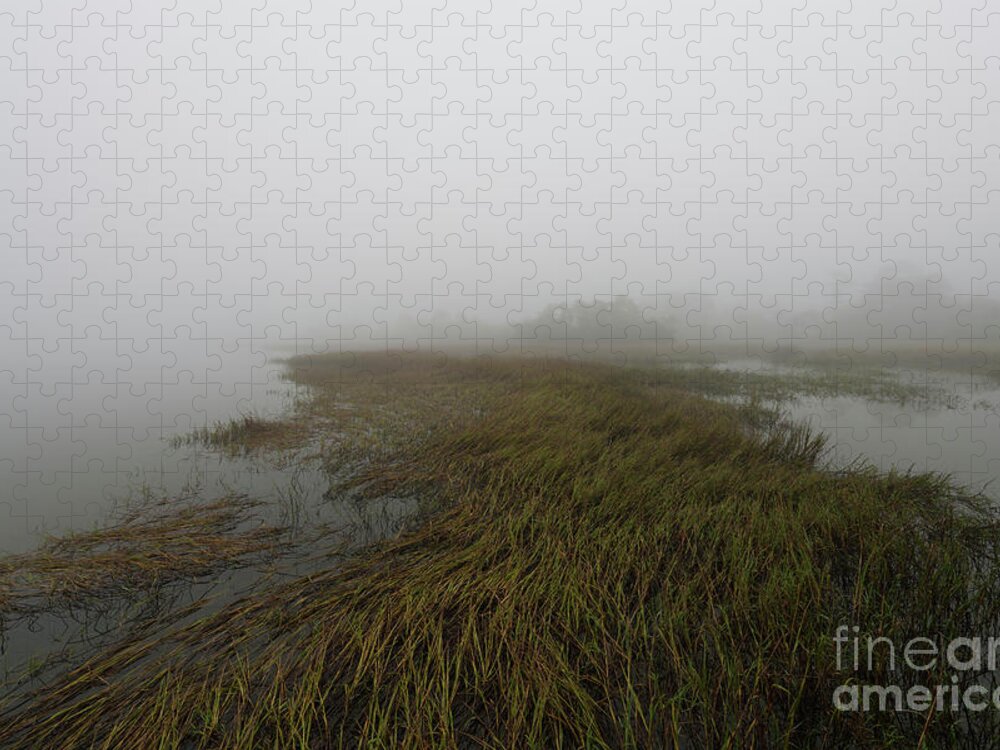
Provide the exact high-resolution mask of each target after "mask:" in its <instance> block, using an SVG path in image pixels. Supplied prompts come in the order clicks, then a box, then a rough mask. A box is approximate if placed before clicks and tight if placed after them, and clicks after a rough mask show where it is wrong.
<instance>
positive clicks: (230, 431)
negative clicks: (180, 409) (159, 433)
mask: <svg viewBox="0 0 1000 750" xmlns="http://www.w3.org/2000/svg"><path fill="white" fill-rule="evenodd" d="M303 430H304V425H303V424H302V423H301V422H297V421H295V420H291V419H289V420H284V419H266V418H264V417H262V416H260V415H259V414H254V413H250V414H243V415H241V416H238V417H234V418H232V419H229V420H220V421H217V422H215V423H214V424H212V425H211V426H206V427H201V428H199V429H197V430H193V431H192V432H189V433H186V434H184V435H176V436H174V437H173V438H172V439H171V441H170V442H171V445H173V446H174V447H180V446H183V445H194V444H200V445H204V446H207V447H210V448H216V449H219V450H222V451H224V452H226V453H227V454H229V455H246V454H248V453H252V452H254V451H257V450H260V449H262V448H268V449H271V450H278V449H281V448H289V447H292V446H294V445H298V444H300V443H301V442H302V441H303V439H304V434H303Z"/></svg>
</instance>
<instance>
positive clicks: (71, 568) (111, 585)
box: [0, 496, 279, 616]
mask: <svg viewBox="0 0 1000 750" xmlns="http://www.w3.org/2000/svg"><path fill="white" fill-rule="evenodd" d="M252 507H253V506H252V504H251V503H250V502H249V501H247V500H246V499H245V498H242V497H238V496H232V497H226V498H223V499H221V500H218V501H216V502H213V503H209V504H204V503H202V504H184V505H179V504H178V505H174V504H173V503H170V502H168V501H164V502H161V503H159V504H158V505H157V506H155V507H153V508H149V507H144V508H143V509H142V510H141V511H134V512H132V513H130V514H129V515H127V516H126V517H125V518H123V519H120V520H119V522H118V523H116V524H114V525H111V526H108V527H106V528H102V529H99V530H96V531H88V532H78V533H72V534H69V535H66V536H62V537H52V538H50V539H48V540H47V541H45V542H44V543H43V544H42V545H41V546H40V547H39V548H38V549H37V550H34V551H32V552H29V553H26V554H22V555H16V556H11V557H5V558H0V616H3V615H7V616H11V615H23V614H26V613H30V612H37V611H41V610H44V609H48V608H52V607H55V606H69V605H74V604H83V603H85V602H86V601H88V600H97V599H101V598H104V597H107V596H109V595H116V594H122V595H128V594H129V593H130V592H137V591H149V590H152V589H154V588H155V587H156V586H158V585H162V584H164V583H167V582H169V581H174V580H178V579H191V578H195V577H198V576H203V575H207V574H208V573H211V572H213V571H215V570H218V569H220V568H224V567H227V566H229V565H231V564H233V563H234V562H239V561H240V560H244V559H246V558H248V557H250V556H253V555H259V554H261V553H264V552H267V551H269V550H273V549H274V548H275V547H276V545H277V542H278V533H279V530H278V529H275V528H273V527H258V528H253V529H240V528H239V524H241V523H244V522H245V521H246V519H247V513H248V511H249V510H250V509H251V508H252Z"/></svg>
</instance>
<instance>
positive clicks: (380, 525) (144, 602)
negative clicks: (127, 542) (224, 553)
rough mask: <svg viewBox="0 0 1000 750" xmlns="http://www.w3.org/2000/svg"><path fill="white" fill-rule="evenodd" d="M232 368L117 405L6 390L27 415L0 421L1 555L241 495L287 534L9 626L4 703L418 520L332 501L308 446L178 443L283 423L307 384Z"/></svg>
mask: <svg viewBox="0 0 1000 750" xmlns="http://www.w3.org/2000/svg"><path fill="white" fill-rule="evenodd" d="M229 364H230V367H229V369H228V370H225V369H221V370H216V371H214V372H212V373H211V378H196V377H190V373H187V375H188V377H179V378H176V382H160V383H153V382H147V383H145V384H144V385H145V387H144V388H141V389H133V388H130V387H129V386H128V385H125V386H123V387H122V388H120V389H119V393H117V394H116V395H115V398H109V397H108V392H107V391H108V389H107V388H103V389H95V391H94V392H92V393H88V392H87V391H86V390H85V389H73V390H72V392H69V393H64V394H59V393H55V392H46V391H45V390H44V389H41V388H37V387H35V388H34V389H32V387H31V386H30V385H29V386H28V387H25V386H24V385H23V384H14V385H13V386H12V385H11V384H10V383H8V384H6V387H7V388H8V391H7V392H6V393H5V394H0V395H4V396H5V397H6V398H7V402H8V403H17V404H18V405H19V407H20V412H19V413H15V417H14V419H12V420H11V423H10V425H7V424H6V423H5V422H3V421H0V457H2V458H0V551H2V552H3V553H8V554H9V553H17V552H22V551H25V550H30V549H31V548H32V547H34V546H36V545H37V544H38V542H39V541H40V540H41V539H42V538H43V537H44V535H45V534H55V535H61V534H65V533H67V532H69V531H73V530H77V531H79V530H89V529H93V528H95V527H97V526H101V525H105V524H106V523H107V522H108V521H109V520H111V519H113V518H114V516H115V514H116V513H118V512H120V511H122V510H124V509H125V508H126V507H128V506H132V505H134V504H136V503H141V502H143V501H144V499H148V498H152V499H154V500H155V499H157V498H179V497H180V498H197V499H198V500H201V499H204V500H205V501H211V500H213V499H217V498H220V497H224V496H227V495H230V494H232V493H234V492H235V493H240V494H245V495H247V496H249V497H250V498H252V499H254V500H257V501H259V502H260V504H259V505H258V506H257V507H255V508H254V509H253V511H252V513H253V516H252V517H251V518H249V519H247V521H246V522H245V525H248V526H254V525H256V524H258V523H261V522H267V523H268V524H275V525H280V526H282V527H285V528H287V529H288V533H287V535H286V537H285V541H286V542H287V544H286V545H283V546H282V549H281V551H280V552H275V553H274V554H271V555H266V556H258V557H257V558H255V559H254V560H253V561H248V562H242V563H240V564H237V565H235V566H233V567H231V568H229V569H226V570H224V571H222V572H220V573H217V574H212V575H210V576H205V577H202V578H199V579H196V580H182V581H174V582H170V583H167V584H165V585H161V586H156V587H152V589H151V590H148V591H136V592H132V593H131V594H130V595H128V596H111V597H107V598H104V599H102V600H100V601H93V600H90V601H87V602H86V603H85V604H83V605H80V606H66V607H60V608H58V610H57V611H46V612H40V613H32V614H19V615H18V616H16V617H15V616H8V617H6V618H5V617H2V616H0V698H2V697H3V695H5V694H6V695H11V694H13V695H18V694H20V693H21V692H22V691H23V690H25V689H28V688H30V687H32V686H34V685H37V684H39V680H42V679H45V678H46V676H47V675H48V674H51V673H52V670H58V669H59V668H60V665H63V664H71V663H73V662H74V661H76V660H78V659H79V658H81V657H82V656H84V655H86V654H88V653H92V652H93V651H94V650H95V649H98V648H101V647H102V646H107V645H108V644H111V643H114V642H116V640H117V639H119V638H122V637H126V636H127V626H128V624H129V623H132V622H133V621H135V620H136V619H137V618H138V619H141V618H148V617H160V618H166V619H165V620H164V621H170V620H171V619H172V617H173V615H172V613H176V612H178V611H179V610H180V609H181V608H183V607H187V606H189V605H190V606H192V607H194V610H193V613H194V614H192V615H189V617H192V616H195V615H197V616H201V615H204V614H205V613H207V612H209V611H211V610H213V609H215V608H217V607H219V606H221V604H222V603H224V602H226V601H232V600H233V599H235V598H238V597H239V596H241V595H242V594H243V593H245V592H247V591H248V590H249V589H250V588H251V587H256V586H260V585H262V584H266V583H275V582H279V581H280V580H283V579H284V578H287V577H288V576H292V575H297V574H300V573H302V572H304V571H306V570H308V569H311V568H314V567H316V566H317V565H324V564H326V565H328V564H329V561H326V562H325V563H324V561H323V560H322V559H321V558H319V559H318V556H319V555H322V554H323V553H326V552H328V551H331V550H342V551H348V550H350V549H356V548H358V547H361V546H364V545H366V544H369V543H371V542H374V541H377V540H379V539H383V538H386V537H388V536H391V535H394V534H395V533H397V532H398V531H399V530H400V529H401V528H402V527H403V526H404V525H405V524H406V523H407V521H408V520H409V519H411V518H412V517H413V516H414V515H415V514H416V513H417V511H418V503H417V501H416V499H415V498H411V497H394V496H385V497H380V498H376V499H370V498H366V499H364V500H361V499H359V498H358V497H356V496H354V495H351V494H345V493H342V492H333V491H331V483H332V481H333V477H331V476H330V475H329V474H327V473H326V472H325V471H324V470H323V469H322V468H321V467H320V466H319V465H318V462H316V461H315V460H309V459H308V454H309V453H310V452H311V449H312V446H306V447H305V448H304V449H302V450H301V451H299V452H298V453H293V454H291V455H286V456H283V457H282V460H281V461H280V462H275V461H272V460H269V458H268V457H266V456H252V457H240V456H228V455H224V454H222V453H221V452H219V451H216V450H213V449H207V448H205V447H203V446H200V445H180V446H174V445H172V444H171V438H172V437H174V436H177V435H185V434H188V433H189V432H190V431H191V430H193V429H195V428H197V427H201V426H206V425H211V424H213V423H214V422H215V421H217V420H226V419H229V418H231V417H234V416H238V415H240V414H245V413H248V412H253V413H257V414H260V415H262V416H265V417H266V416H277V415H280V414H285V413H288V411H289V410H290V409H291V408H292V406H293V404H294V402H295V399H296V398H298V397H301V396H302V395H303V390H302V388H301V387H300V386H296V385H295V384H292V383H290V382H288V381H286V380H285V379H284V378H283V373H284V368H283V366H282V365H280V364H277V363H273V364H267V363H264V364H262V365H260V366H257V365H254V366H252V367H246V366H244V367H239V366H238V365H239V364H240V363H239V362H238V361H237V360H236V358H234V359H233V360H230V362H229ZM243 364H244V365H246V363H245V362H244V363H243ZM12 387H13V390H14V393H13V394H12V393H11V388H12ZM0 413H2V412H0ZM29 668H30V669H29Z"/></svg>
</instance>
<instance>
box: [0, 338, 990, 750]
mask: <svg viewBox="0 0 1000 750" xmlns="http://www.w3.org/2000/svg"><path fill="white" fill-rule="evenodd" d="M292 366H293V372H294V373H295V377H297V378H298V379H299V380H300V381H302V382H308V383H310V384H311V385H313V386H314V388H315V389H316V391H317V397H316V400H315V402H314V404H313V407H312V408H313V410H314V417H316V418H322V419H323V420H325V422H324V423H325V424H326V425H327V427H328V428H329V429H331V430H335V431H337V434H339V435H340V436H341V438H340V439H338V440H336V441H331V442H330V443H329V444H327V445H325V447H324V452H325V458H326V460H328V461H330V462H340V461H354V462H355V463H356V467H357V470H356V471H354V472H353V473H352V474H351V477H350V479H348V480H346V483H347V484H350V485H352V486H354V487H355V488H360V489H362V490H363V491H364V492H367V493H369V494H372V495H377V494H380V493H385V492H389V491H392V492H400V491H407V492H411V491H415V490H416V491H422V492H425V493H434V494H435V495H436V496H437V497H439V498H440V499H441V502H442V503H443V508H442V510H441V511H440V512H439V513H438V514H437V515H435V516H434V517H432V519H431V520H429V521H428V522H426V523H425V524H423V525H422V526H421V527H420V528H418V529H416V530H414V531H412V532H410V533H407V534H404V535H402V536H400V537H398V538H396V539H394V540H392V541H390V542H387V543H383V544H382V545H381V546H379V547H377V548H373V549H371V550H369V551H368V552H367V553H366V554H364V555H361V556H358V557H356V558H352V559H350V560H348V561H347V562H346V563H345V564H343V565H340V566H338V567H335V568H333V567H331V568H330V569H328V570H326V571H322V572H319V573H314V574H312V575H309V576H307V577H303V578H301V579H298V580H295V581H293V582H291V583H289V584H288V585H287V586H284V587H282V588H280V589H278V590H275V591H269V592H261V593H260V594H259V595H257V596H252V597H249V598H247V599H246V600H244V601H242V602H240V603H238V604H236V605H234V606H232V607H229V608H227V609H225V610H224V611H222V612H220V613H218V614H216V615H213V616H210V617H207V618H205V619H202V620H200V621H198V622H196V623H194V624H187V625H185V626H183V627H181V628H178V629H176V630H174V631H173V632H169V633H162V634H157V635H155V636H150V637H149V638H147V639H145V640H139V641H130V642H123V643H121V644H120V645H119V647H117V648H115V649H111V650H109V651H107V652H106V653H102V654H99V655H97V656H95V657H94V658H93V659H91V660H89V661H87V662H86V663H84V664H82V665H81V666H80V667H79V668H78V669H76V670H74V671H73V672H71V673H69V674H67V675H66V677H65V678H64V679H63V680H61V681H60V682H57V683H55V684H53V685H51V686H50V687H49V688H48V689H46V690H45V691H43V692H42V693H40V694H39V695H37V696H36V698H35V700H34V701H33V702H32V703H31V704H30V705H28V706H26V707H22V708H20V709H19V710H17V711H16V712H12V713H8V714H7V715H6V716H4V717H3V722H2V723H0V744H2V745H3V746H4V747H10V748H34V747H60V748H73V747H106V748H112V747H115V748H117V747H121V748H125V747H129V748H134V747H206V748H207V747H212V748H217V747H218V748H256V747H315V748H322V747H370V748H452V747H491V748H515V747H516V748H522V747H524V748H527V747H546V748H548V747H552V748H628V747H643V748H645V747H678V746H680V747H693V748H694V747H697V748H700V747H730V748H751V747H762V748H771V747H914V746H916V745H918V744H919V743H925V744H926V745H927V746H940V745H946V744H947V745H949V746H956V747H969V748H973V747H976V748H978V747H984V746H988V744H987V743H989V742H991V741H993V739H992V738H993V737H994V736H995V733H996V730H997V722H996V718H995V716H994V714H995V713H996V712H995V711H994V712H984V713H977V714H972V713H969V712H959V713H952V712H939V713H935V712H932V713H930V714H929V715H928V714H911V713H895V712H884V713H882V712H874V713H866V714H862V713H857V714H845V713H837V712H836V711H835V710H834V709H833V706H832V694H833V690H834V688H835V687H836V686H837V685H838V684H840V683H842V682H844V681H845V680H848V679H850V678H853V677H858V676H860V677H861V678H863V679H865V680H867V681H870V682H883V683H885V682H896V683H898V682H899V681H900V680H906V679H909V678H907V677H906V676H905V675H902V676H901V675H900V674H898V673H896V674H893V673H890V672H889V671H888V668H887V664H885V663H883V662H878V663H876V664H875V665H874V668H873V670H872V672H871V673H865V674H862V675H855V674H853V673H845V672H842V671H838V669H837V665H836V663H835V659H834V650H833V642H832V636H833V635H834V633H835V630H836V628H837V626H838V625H841V624H846V625H855V624H856V625H859V626H860V627H861V629H862V632H864V633H869V634H873V635H881V636H886V637H889V638H892V639H894V640H895V641H896V642H899V643H902V642H905V641H906V640H907V639H908V638H911V637H914V636H918V635H920V636H922V635H931V636H938V635H941V636H945V637H954V636H974V635H979V634H982V635H993V634H995V632H996V628H997V625H998V614H1000V596H998V594H1000V590H998V589H1000V559H998V551H1000V525H998V523H997V519H996V517H995V515H994V514H993V512H992V511H991V510H990V509H989V508H988V507H986V505H985V503H984V501H983V500H982V499H980V498H976V497H968V496H965V495H963V494H962V493H960V492H958V491H957V490H955V489H954V488H953V487H952V486H951V485H950V484H949V482H948V481H947V480H946V479H945V478H942V477H937V476H932V475H904V474H889V475H884V476H883V475H878V474H876V473H875V472H873V471H871V470H867V469H862V468H857V469H854V470H851V471H842V472H838V473H833V472H830V471H827V470H825V469H824V467H823V466H822V464H821V456H822V452H823V444H822V441H821V440H819V439H817V438H816V437H814V436H812V435H810V434H809V433H808V432H807V431H806V430H804V429H802V428H796V427H793V426H789V425H783V424H781V423H780V422H777V421H775V420H773V419H769V420H764V421H765V422H766V428H760V427H759V426H756V427H755V426H754V421H753V420H752V419H749V418H748V414H747V410H746V409H743V410H741V409H739V408H736V407H733V406H729V405H725V404H720V403H716V402H712V401H709V400H706V399H704V398H702V397H700V396H697V395H693V394H692V393H690V392H689V391H688V390H683V389H680V388H678V387H677V385H676V383H672V382H671V381H670V378H669V376H664V375H663V374H662V373H658V372H656V371H651V370H649V371H647V370H624V369H615V368H610V367H602V366H596V365H588V366H570V365H568V364H566V363H564V362H555V361H548V360H540V361H522V360H505V361H488V362H479V361H476V360H456V359H449V360H444V359H436V358H433V357H430V358H428V357H418V356H412V357H411V356H399V355H391V356H375V355H367V356H362V357H351V358H327V359H322V360H318V361H315V360H314V361H304V360H298V361H294V362H293V363H292ZM348 399H350V400H351V401H352V402H353V403H359V404H364V409H365V410H366V411H367V412H368V413H369V416H371V415H381V416H380V417H377V419H376V421H378V420H379V419H380V420H381V421H380V422H378V424H377V425H375V428H376V430H377V431H380V434H382V435H383V439H382V442H381V444H380V443H379V441H378V440H375V441H373V442H371V443H365V444H364V445H363V447H362V448H361V449H360V451H358V450H355V449H354V447H352V446H356V444H355V443H354V441H353V438H352V436H357V435H362V434H368V432H367V430H368V428H370V427H371V426H372V425H371V424H370V422H369V421H368V420H367V419H366V420H361V421H358V420H357V417H356V412H351V413H350V414H347V413H346V412H344V411H343V410H339V409H338V408H337V405H338V404H343V403H345V401H346V400H348ZM352 415H353V416H352ZM372 418H376V417H372ZM379 445H381V447H382V449H379ZM918 676H919V677H921V678H922V679H931V678H935V679H937V680H939V681H942V682H947V680H948V676H947V674H945V673H943V672H941V673H938V672H934V673H932V674H930V675H928V674H927V673H921V674H920V675H918Z"/></svg>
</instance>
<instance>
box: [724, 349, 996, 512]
mask: <svg viewBox="0 0 1000 750" xmlns="http://www.w3.org/2000/svg"><path fill="white" fill-rule="evenodd" d="M719 366H720V367H725V368H727V369H735V370H739V371H748V372H761V371H765V372H766V371H773V372H779V373H780V372H785V371H788V369H789V368H787V367H780V366H773V365H764V364H762V363H761V362H760V361H759V360H738V361H731V362H728V363H725V364H722V365H719ZM887 374H888V375H890V376H894V377H898V378H899V379H900V381H901V382H902V383H904V384H907V385H912V386H915V387H917V388H918V389H920V390H921V391H925V392H928V393H932V394H933V393H941V392H943V393H945V394H948V395H949V396H950V397H951V398H948V399H947V403H941V400H940V399H934V398H931V399H928V400H927V401H926V402H921V401H918V402H915V403H913V402H911V403H906V404H903V405H901V404H898V403H892V402H886V401H880V400H874V399H866V398H859V397H857V396H837V397H826V398H816V397H800V398H796V399H791V400H789V401H786V402H783V403H782V404H781V408H783V409H784V410H785V412H786V413H787V414H788V415H789V416H790V417H791V418H792V419H794V420H797V421H802V422H806V423H808V424H809V425H811V426H812V427H813V428H814V429H815V430H817V431H821V432H823V433H825V434H826V435H828V436H829V438H830V449H831V452H830V455H829V459H830V460H831V462H832V463H833V464H834V465H835V466H844V465H847V464H849V463H850V462H852V461H854V460H857V459H859V458H860V459H863V460H866V461H868V462H870V463H872V464H873V465H875V466H876V467H878V468H879V469H881V470H882V471H888V470H889V469H891V468H899V469H910V468H914V469H917V470H920V471H935V472H941V473H945V474H949V475H951V476H952V478H953V479H954V480H955V481H956V482H958V483H960V484H962V485H964V486H966V487H970V488H973V489H977V490H985V491H986V492H987V494H990V495H991V496H993V497H996V498H997V499H998V500H1000V482H997V481H996V480H997V478H998V477H1000V383H998V382H997V381H996V380H993V379H989V378H983V377H976V376H972V375H970V374H967V373H966V374H960V373H953V372H947V371H937V372H927V371H920V370H911V369H905V368H900V369H897V370H893V371H887Z"/></svg>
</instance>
